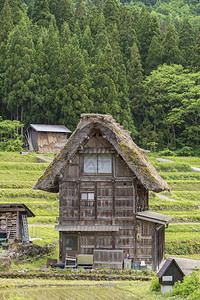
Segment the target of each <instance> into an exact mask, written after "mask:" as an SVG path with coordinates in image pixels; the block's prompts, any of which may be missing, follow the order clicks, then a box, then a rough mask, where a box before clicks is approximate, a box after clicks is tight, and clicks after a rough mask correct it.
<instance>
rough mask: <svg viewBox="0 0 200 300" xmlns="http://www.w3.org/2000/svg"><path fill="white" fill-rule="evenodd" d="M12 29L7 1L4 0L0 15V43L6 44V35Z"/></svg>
mask: <svg viewBox="0 0 200 300" xmlns="http://www.w3.org/2000/svg"><path fill="white" fill-rule="evenodd" d="M13 27H14V25H13V19H12V15H11V9H10V5H9V0H5V2H4V7H3V9H2V11H1V14H0V43H2V42H3V43H4V44H6V43H7V39H8V35H9V33H10V31H11V30H12V29H13Z"/></svg>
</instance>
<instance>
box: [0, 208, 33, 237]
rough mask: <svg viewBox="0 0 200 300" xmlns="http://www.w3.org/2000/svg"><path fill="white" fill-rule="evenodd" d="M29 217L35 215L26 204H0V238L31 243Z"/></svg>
mask: <svg viewBox="0 0 200 300" xmlns="http://www.w3.org/2000/svg"><path fill="white" fill-rule="evenodd" d="M27 217H35V215H34V213H32V211H31V210H30V209H29V208H28V207H27V206H26V205H25V204H22V203H10V204H0V238H7V239H9V240H14V239H16V238H17V239H21V240H22V242H29V231H28V221H27Z"/></svg>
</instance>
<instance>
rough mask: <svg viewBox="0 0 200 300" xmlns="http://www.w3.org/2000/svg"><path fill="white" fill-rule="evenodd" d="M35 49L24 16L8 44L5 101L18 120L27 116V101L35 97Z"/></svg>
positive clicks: (22, 119)
mask: <svg viewBox="0 0 200 300" xmlns="http://www.w3.org/2000/svg"><path fill="white" fill-rule="evenodd" d="M34 55H35V49H34V45H33V41H32V38H31V32H30V30H29V25H28V23H27V20H26V19H25V18H23V19H22V20H21V21H20V23H19V25H17V26H16V27H15V29H14V30H13V31H12V32H11V34H10V35H9V39H8V44H7V53H6V62H5V80H4V101H5V103H6V104H7V107H8V110H9V111H11V112H12V113H13V116H14V117H15V119H16V120H20V121H21V122H23V121H24V118H25V120H26V117H27V111H26V107H27V103H28V102H29V101H31V99H32V98H33V97H34V93H33V92H32V90H31V87H32V74H33V73H34V71H35V70H34Z"/></svg>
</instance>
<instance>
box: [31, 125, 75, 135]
mask: <svg viewBox="0 0 200 300" xmlns="http://www.w3.org/2000/svg"><path fill="white" fill-rule="evenodd" d="M30 127H31V128H33V129H34V130H35V131H37V132H41V131H42V132H59V133H71V131H70V130H69V129H68V128H67V127H65V126H64V125H45V124H30Z"/></svg>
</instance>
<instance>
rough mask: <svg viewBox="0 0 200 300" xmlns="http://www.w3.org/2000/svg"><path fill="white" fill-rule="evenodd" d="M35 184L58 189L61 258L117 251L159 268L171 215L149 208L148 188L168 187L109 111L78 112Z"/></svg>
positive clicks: (57, 227) (44, 188)
mask: <svg viewBox="0 0 200 300" xmlns="http://www.w3.org/2000/svg"><path fill="white" fill-rule="evenodd" d="M34 189H41V190H44V191H48V192H54V193H57V192H59V218H58V220H59V225H56V227H55V230H58V231H59V234H60V238H59V242H60V260H62V261H63V262H64V261H65V257H66V255H79V254H87V255H94V253H95V251H96V250H101V254H102V257H103V256H105V255H103V252H104V251H105V254H106V253H107V252H108V251H110V252H113V255H114V252H115V251H116V250H121V251H123V253H124V254H125V256H126V255H127V257H129V259H131V260H132V261H134V262H141V261H145V263H146V264H147V265H148V266H149V267H150V268H152V269H153V270H157V269H158V268H159V266H160V264H161V263H162V261H163V259H164V245H165V226H166V225H168V223H169V222H170V221H171V219H172V218H171V217H169V216H166V215H161V214H158V213H153V212H151V211H149V191H154V192H161V191H164V190H168V189H169V186H168V185H167V183H166V182H165V181H164V180H163V179H162V178H161V177H160V175H159V174H158V173H157V171H156V170H155V168H154V167H153V166H152V165H151V163H150V161H149V160H148V158H147V156H146V154H145V153H144V152H143V151H142V150H141V149H140V148H139V147H138V146H137V145H136V144H135V143H134V142H133V140H132V139H131V136H130V132H128V131H126V130H124V129H123V127H122V126H120V125H119V124H118V123H116V121H115V120H114V119H113V118H112V116H108V115H96V114H83V115H81V121H80V123H79V124H78V126H77V129H76V130H75V131H74V133H73V134H72V135H71V136H70V138H69V139H68V141H67V143H66V145H65V146H64V147H63V148H62V150H61V151H60V153H59V154H58V155H57V156H56V157H55V158H54V160H53V161H52V163H51V164H50V165H49V166H48V167H47V169H46V170H45V171H44V173H43V175H42V176H41V177H40V178H39V179H38V181H37V183H36V184H35V186H34ZM94 258H95V257H94ZM99 264H100V262H99V261H98V265H99ZM102 264H103V261H102Z"/></svg>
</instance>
